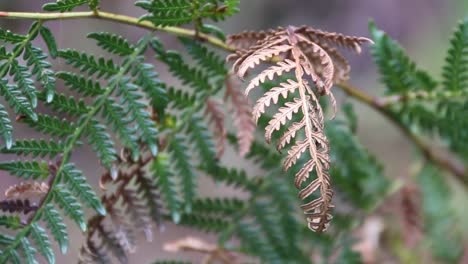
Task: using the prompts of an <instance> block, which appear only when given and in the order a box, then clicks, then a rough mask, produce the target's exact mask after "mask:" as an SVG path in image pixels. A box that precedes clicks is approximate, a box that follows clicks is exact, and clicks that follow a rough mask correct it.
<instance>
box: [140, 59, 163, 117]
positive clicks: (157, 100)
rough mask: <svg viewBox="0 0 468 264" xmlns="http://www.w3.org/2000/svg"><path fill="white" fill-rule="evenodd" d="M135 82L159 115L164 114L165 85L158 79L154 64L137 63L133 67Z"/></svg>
mask: <svg viewBox="0 0 468 264" xmlns="http://www.w3.org/2000/svg"><path fill="white" fill-rule="evenodd" d="M133 75H134V76H136V80H135V84H136V85H138V86H140V87H141V89H142V90H143V91H144V92H145V94H146V97H147V98H148V99H149V100H150V105H151V107H152V108H153V109H154V110H156V113H158V114H159V116H163V115H164V110H165V109H166V106H167V104H168V101H169V100H168V98H167V97H168V96H167V94H166V93H167V92H166V85H165V84H164V83H163V82H161V81H160V80H159V79H158V75H157V73H156V71H155V69H154V66H153V65H151V64H149V63H143V62H141V63H138V64H137V65H135V67H134V73H133Z"/></svg>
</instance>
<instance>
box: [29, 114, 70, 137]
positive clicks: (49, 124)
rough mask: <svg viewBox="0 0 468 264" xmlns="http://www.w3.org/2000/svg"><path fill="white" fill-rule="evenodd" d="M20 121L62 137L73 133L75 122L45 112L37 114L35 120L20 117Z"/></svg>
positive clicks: (45, 132) (43, 131)
mask: <svg viewBox="0 0 468 264" xmlns="http://www.w3.org/2000/svg"><path fill="white" fill-rule="evenodd" d="M21 121H23V122H25V123H26V124H28V125H29V126H30V127H32V128H34V129H35V130H36V131H38V132H42V133H44V134H48V135H51V136H55V137H61V138H64V137H66V136H68V135H71V134H73V131H74V130H75V124H74V123H73V122H70V121H68V120H66V119H59V118H58V117H55V116H49V115H46V114H38V116H37V121H34V120H31V119H29V118H24V119H21Z"/></svg>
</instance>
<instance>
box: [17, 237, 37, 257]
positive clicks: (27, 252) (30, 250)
mask: <svg viewBox="0 0 468 264" xmlns="http://www.w3.org/2000/svg"><path fill="white" fill-rule="evenodd" d="M21 248H22V249H23V255H24V258H25V259H26V263H28V264H39V262H37V260H36V252H37V250H36V249H35V248H34V247H33V246H32V245H31V243H29V240H28V239H27V238H26V237H23V238H21Z"/></svg>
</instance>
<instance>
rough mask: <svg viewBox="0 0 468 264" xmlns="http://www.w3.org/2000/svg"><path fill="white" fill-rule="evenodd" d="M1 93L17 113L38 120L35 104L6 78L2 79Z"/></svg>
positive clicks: (0, 84) (0, 81)
mask: <svg viewBox="0 0 468 264" xmlns="http://www.w3.org/2000/svg"><path fill="white" fill-rule="evenodd" d="M0 95H1V96H3V97H4V98H5V100H6V101H7V102H8V104H9V105H10V107H11V108H13V109H14V111H15V113H17V114H24V115H26V116H28V117H29V118H31V119H32V120H34V121H36V120H37V114H36V113H35V112H34V110H33V106H32V105H31V103H30V102H29V100H28V99H26V97H24V96H23V94H22V92H21V91H20V90H19V89H18V86H16V85H10V84H7V82H6V81H5V80H3V79H2V80H0Z"/></svg>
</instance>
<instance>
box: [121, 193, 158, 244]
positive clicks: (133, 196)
mask: <svg viewBox="0 0 468 264" xmlns="http://www.w3.org/2000/svg"><path fill="white" fill-rule="evenodd" d="M122 201H123V204H124V205H126V208H125V212H126V215H129V216H130V217H131V219H133V220H134V221H133V226H134V227H135V228H137V229H140V230H142V231H143V234H145V238H146V240H147V241H149V242H150V241H152V240H153V227H152V225H151V219H150V216H149V214H148V211H147V208H146V206H145V204H144V203H143V202H142V201H141V198H140V197H138V194H137V192H136V191H134V190H129V189H127V188H125V189H124V190H123V191H122Z"/></svg>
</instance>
